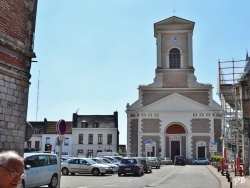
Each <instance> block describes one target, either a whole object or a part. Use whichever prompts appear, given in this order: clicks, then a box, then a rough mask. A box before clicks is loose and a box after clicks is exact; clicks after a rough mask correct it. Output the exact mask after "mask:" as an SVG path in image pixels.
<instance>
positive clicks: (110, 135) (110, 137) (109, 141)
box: [107, 134, 112, 145]
mask: <svg viewBox="0 0 250 188" xmlns="http://www.w3.org/2000/svg"><path fill="white" fill-rule="evenodd" d="M107 144H109V145H110V144H112V134H108V139H107Z"/></svg>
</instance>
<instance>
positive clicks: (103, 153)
mask: <svg viewBox="0 0 250 188" xmlns="http://www.w3.org/2000/svg"><path fill="white" fill-rule="evenodd" d="M104 156H120V155H119V154H118V153H116V152H98V153H97V157H104Z"/></svg>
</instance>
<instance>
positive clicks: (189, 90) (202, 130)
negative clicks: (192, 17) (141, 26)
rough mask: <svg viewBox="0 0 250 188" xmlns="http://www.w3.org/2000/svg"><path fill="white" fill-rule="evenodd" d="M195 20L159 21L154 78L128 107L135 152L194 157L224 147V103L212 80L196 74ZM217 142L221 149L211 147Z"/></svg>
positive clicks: (131, 144) (130, 148)
mask: <svg viewBox="0 0 250 188" xmlns="http://www.w3.org/2000/svg"><path fill="white" fill-rule="evenodd" d="M194 25H195V23H194V22H192V21H189V20H185V19H182V18H179V17H176V16H173V17H170V18H168V19H165V20H162V21H160V22H157V23H155V24H154V37H155V38H156V42H157V66H156V69H155V78H154V82H153V83H151V84H148V85H139V87H138V90H139V99H138V100H137V101H135V102H134V103H133V104H131V105H129V104H127V108H126V113H127V151H128V153H129V154H130V155H131V156H156V157H171V158H172V159H173V158H174V156H175V155H183V156H184V157H185V158H186V159H187V160H192V159H194V158H198V157H208V158H209V157H210V156H211V155H213V154H215V153H220V152H221V150H222V143H221V139H220V137H221V107H220V105H219V104H218V103H217V102H215V101H214V100H213V87H212V85H211V84H202V83H198V82H197V81H196V77H195V75H194V71H195V69H194V67H193V43H192V37H193V30H194ZM212 143H213V145H211V144H212ZM214 143H215V144H216V146H217V149H216V150H211V148H214ZM210 146H212V147H210Z"/></svg>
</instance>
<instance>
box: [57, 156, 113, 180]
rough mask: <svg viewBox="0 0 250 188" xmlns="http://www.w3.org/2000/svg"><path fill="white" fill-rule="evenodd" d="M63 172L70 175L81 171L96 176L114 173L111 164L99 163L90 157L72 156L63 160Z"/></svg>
mask: <svg viewBox="0 0 250 188" xmlns="http://www.w3.org/2000/svg"><path fill="white" fill-rule="evenodd" d="M61 172H62V174H63V175H68V174H69V173H70V174H72V175H75V173H79V174H93V175H94V176H98V175H99V174H101V175H105V174H112V173H114V172H113V170H112V168H111V167H110V166H108V165H105V164H98V163H96V162H95V161H93V160H91V159H89V158H72V159H69V160H66V161H63V162H62V163H61Z"/></svg>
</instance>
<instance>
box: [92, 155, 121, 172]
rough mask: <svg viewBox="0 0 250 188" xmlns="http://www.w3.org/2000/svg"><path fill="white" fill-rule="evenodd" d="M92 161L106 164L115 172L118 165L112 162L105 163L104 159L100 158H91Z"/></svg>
mask: <svg viewBox="0 0 250 188" xmlns="http://www.w3.org/2000/svg"><path fill="white" fill-rule="evenodd" d="M91 159H92V160H93V161H95V162H96V163H100V164H105V165H108V166H110V167H111V168H112V170H113V172H117V171H118V166H117V165H115V164H112V163H107V162H106V161H104V160H103V159H102V158H91Z"/></svg>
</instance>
